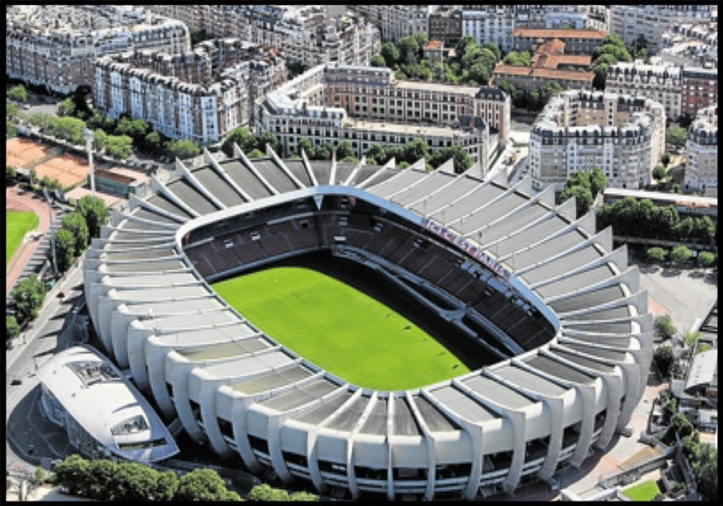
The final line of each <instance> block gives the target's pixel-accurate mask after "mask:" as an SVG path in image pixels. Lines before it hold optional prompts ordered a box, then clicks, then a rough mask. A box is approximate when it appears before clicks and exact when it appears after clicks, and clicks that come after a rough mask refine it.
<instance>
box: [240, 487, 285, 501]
mask: <svg viewBox="0 0 723 506" xmlns="http://www.w3.org/2000/svg"><path fill="white" fill-rule="evenodd" d="M247 499H248V500H249V501H257V502H272V501H288V500H289V493H288V492H287V491H286V490H283V489H278V488H273V487H271V485H269V484H268V483H264V484H262V485H256V486H254V487H253V488H252V489H251V491H250V492H249V495H248V496H247Z"/></svg>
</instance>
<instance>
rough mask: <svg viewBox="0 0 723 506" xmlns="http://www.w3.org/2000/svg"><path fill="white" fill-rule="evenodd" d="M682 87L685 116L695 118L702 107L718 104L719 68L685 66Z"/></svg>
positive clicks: (681, 76) (681, 105)
mask: <svg viewBox="0 0 723 506" xmlns="http://www.w3.org/2000/svg"><path fill="white" fill-rule="evenodd" d="M680 87H681V98H680V101H681V104H680V109H681V110H680V113H681V114H682V115H683V116H687V117H689V118H693V117H695V115H696V114H697V113H698V111H699V110H700V109H705V108H706V107H710V106H712V105H718V69H706V68H700V67H683V70H682V72H681V74H680Z"/></svg>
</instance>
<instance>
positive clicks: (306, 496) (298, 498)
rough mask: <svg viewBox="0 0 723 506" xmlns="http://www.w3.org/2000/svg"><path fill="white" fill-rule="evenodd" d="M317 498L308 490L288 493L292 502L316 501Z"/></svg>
mask: <svg viewBox="0 0 723 506" xmlns="http://www.w3.org/2000/svg"><path fill="white" fill-rule="evenodd" d="M318 500H319V496H318V495H315V494H312V493H310V492H294V493H293V494H289V501H293V502H316V501H318Z"/></svg>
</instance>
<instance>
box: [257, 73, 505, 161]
mask: <svg viewBox="0 0 723 506" xmlns="http://www.w3.org/2000/svg"><path fill="white" fill-rule="evenodd" d="M510 110H511V109H510V98H509V96H508V95H506V94H505V93H503V92H502V91H501V90H499V89H497V88H490V87H486V86H483V87H481V88H478V87H471V86H456V85H443V84H436V83H427V82H424V83H423V82H414V81H397V80H396V79H395V78H394V73H393V72H392V70H391V69H388V68H377V67H358V66H342V65H332V64H329V65H320V66H317V67H314V68H313V69H310V70H309V71H307V72H306V73H304V74H302V75H301V76H298V77H297V78H295V79H294V80H292V81H289V82H288V83H286V84H285V85H284V86H282V87H281V88H279V89H277V90H275V91H273V92H272V93H270V94H269V95H268V96H267V98H266V100H265V101H264V103H263V105H262V106H261V107H260V108H259V112H258V121H257V123H256V127H257V130H258V131H270V132H272V133H274V134H275V135H276V136H277V137H278V138H279V141H280V142H281V149H282V153H283V155H284V156H289V155H291V154H296V153H298V152H299V148H298V146H299V141H300V140H301V139H308V140H309V141H311V143H312V145H313V146H314V147H319V146H321V145H323V144H324V143H326V142H331V143H332V144H336V143H337V142H340V141H343V140H348V141H349V142H350V143H351V145H352V148H353V149H354V151H355V152H356V153H357V155H358V156H359V157H361V156H363V155H364V154H365V153H366V151H367V150H368V149H369V147H370V146H371V145H372V144H374V143H377V142H378V143H380V144H383V145H404V144H406V143H408V142H409V141H411V140H413V139H423V140H425V141H426V142H427V144H428V145H429V147H430V149H431V150H433V151H436V150H438V149H442V148H444V147H449V146H463V147H464V148H465V150H466V151H467V153H468V154H469V155H470V157H471V158H472V161H473V162H475V163H479V164H480V168H481V170H482V172H483V173H485V172H486V170H487V168H488V167H489V166H490V164H491V162H492V161H493V160H494V158H496V156H497V155H498V154H499V150H500V148H501V147H503V146H504V145H505V142H506V140H507V138H508V136H509V124H510Z"/></svg>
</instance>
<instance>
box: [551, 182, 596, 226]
mask: <svg viewBox="0 0 723 506" xmlns="http://www.w3.org/2000/svg"><path fill="white" fill-rule="evenodd" d="M570 197H575V208H576V210H577V217H578V218H579V217H581V216H583V215H584V214H586V213H587V212H588V211H589V210H590V208H591V207H592V203H593V196H592V193H591V192H590V188H588V187H586V186H584V185H572V186H567V184H565V187H564V188H563V189H562V192H560V197H559V203H560V204H561V203H563V202H565V201H566V200H567V199H569V198H570Z"/></svg>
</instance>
